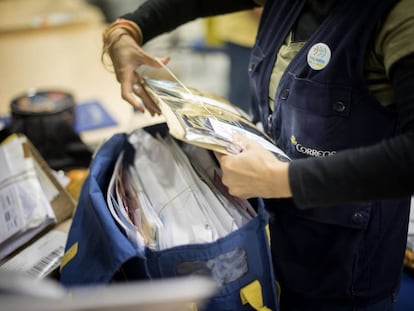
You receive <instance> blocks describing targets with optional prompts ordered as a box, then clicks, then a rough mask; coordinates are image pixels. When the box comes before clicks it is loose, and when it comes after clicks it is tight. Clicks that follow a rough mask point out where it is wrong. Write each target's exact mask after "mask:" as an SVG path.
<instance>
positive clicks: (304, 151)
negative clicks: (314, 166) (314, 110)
mask: <svg viewBox="0 0 414 311" xmlns="http://www.w3.org/2000/svg"><path fill="white" fill-rule="evenodd" d="M290 142H291V143H292V145H294V146H295V149H296V151H297V152H299V153H302V154H306V155H308V156H311V157H328V156H331V155H334V154H335V153H336V151H323V150H317V149H313V148H309V147H305V146H303V145H302V144H300V143H298V141H297V140H296V137H295V136H293V135H292V136H291V137H290Z"/></svg>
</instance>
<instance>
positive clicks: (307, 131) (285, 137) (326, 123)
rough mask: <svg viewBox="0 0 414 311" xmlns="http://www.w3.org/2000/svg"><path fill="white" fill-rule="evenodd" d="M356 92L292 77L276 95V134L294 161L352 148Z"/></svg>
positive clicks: (347, 88) (343, 87)
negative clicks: (353, 100)
mask: <svg viewBox="0 0 414 311" xmlns="http://www.w3.org/2000/svg"><path fill="white" fill-rule="evenodd" d="M351 94H352V90H351V88H350V87H347V86H337V85H327V84H320V83H317V82H314V81H309V80H304V79H297V78H294V77H293V76H292V75H291V76H290V77H288V78H287V79H286V80H285V81H284V82H283V83H282V84H281V85H279V88H278V91H277V93H276V99H277V104H276V106H275V111H274V114H275V122H274V132H273V133H274V134H275V136H276V137H275V139H276V141H277V143H278V144H279V145H281V146H283V148H284V150H285V151H286V152H287V153H288V154H289V156H291V157H292V158H303V157H307V156H316V157H319V156H329V155H332V154H334V153H335V152H336V151H338V150H341V149H345V148H348V147H351V144H352V137H351V136H352V131H351V129H352V126H353V125H351V108H352V107H351V105H352V95H351Z"/></svg>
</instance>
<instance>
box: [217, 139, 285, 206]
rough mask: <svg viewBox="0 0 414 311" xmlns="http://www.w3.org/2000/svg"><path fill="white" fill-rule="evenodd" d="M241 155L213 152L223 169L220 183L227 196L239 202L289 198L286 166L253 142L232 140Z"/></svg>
mask: <svg viewBox="0 0 414 311" xmlns="http://www.w3.org/2000/svg"><path fill="white" fill-rule="evenodd" d="M234 138H235V140H236V143H237V144H238V145H239V146H240V147H241V148H242V151H241V152H240V153H239V154H236V155H226V154H222V153H218V152H215V156H216V158H217V159H218V161H219V163H220V167H221V169H222V182H223V184H224V185H226V186H227V187H228V189H229V193H230V194H231V195H234V196H236V197H239V198H243V199H248V198H252V197H262V198H286V197H291V196H292V194H291V190H290V186H289V178H288V166H289V163H287V162H281V161H279V160H278V159H277V158H276V157H275V156H274V155H273V154H272V153H271V152H270V151H268V150H267V149H265V148H263V147H262V146H261V145H260V144H258V143H257V142H255V141H253V140H249V139H247V138H245V137H242V136H240V135H235V136H234Z"/></svg>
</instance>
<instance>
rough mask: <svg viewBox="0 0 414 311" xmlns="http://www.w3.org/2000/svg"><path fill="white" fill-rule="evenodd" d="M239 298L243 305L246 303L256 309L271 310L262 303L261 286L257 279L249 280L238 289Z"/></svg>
mask: <svg viewBox="0 0 414 311" xmlns="http://www.w3.org/2000/svg"><path fill="white" fill-rule="evenodd" d="M240 299H241V301H242V303H243V304H244V305H245V304H247V303H248V304H249V305H250V306H251V307H252V308H253V309H255V310H257V311H272V310H271V309H269V308H268V307H266V306H264V305H263V297H262V286H261V285H260V282H259V281H258V280H256V281H253V282H251V283H250V284H249V285H246V286H245V287H243V288H242V289H241V290H240Z"/></svg>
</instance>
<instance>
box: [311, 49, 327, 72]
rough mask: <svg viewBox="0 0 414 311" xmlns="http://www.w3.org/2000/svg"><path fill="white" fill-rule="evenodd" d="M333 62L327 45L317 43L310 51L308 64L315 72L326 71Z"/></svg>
mask: <svg viewBox="0 0 414 311" xmlns="http://www.w3.org/2000/svg"><path fill="white" fill-rule="evenodd" d="M330 60H331V49H330V48H329V46H327V45H326V44H325V43H316V44H314V45H313V46H312V47H311V48H310V49H309V51H308V64H309V66H310V67H311V68H312V69H314V70H322V69H324V68H325V67H326V66H327V65H328V64H329V61H330Z"/></svg>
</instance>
